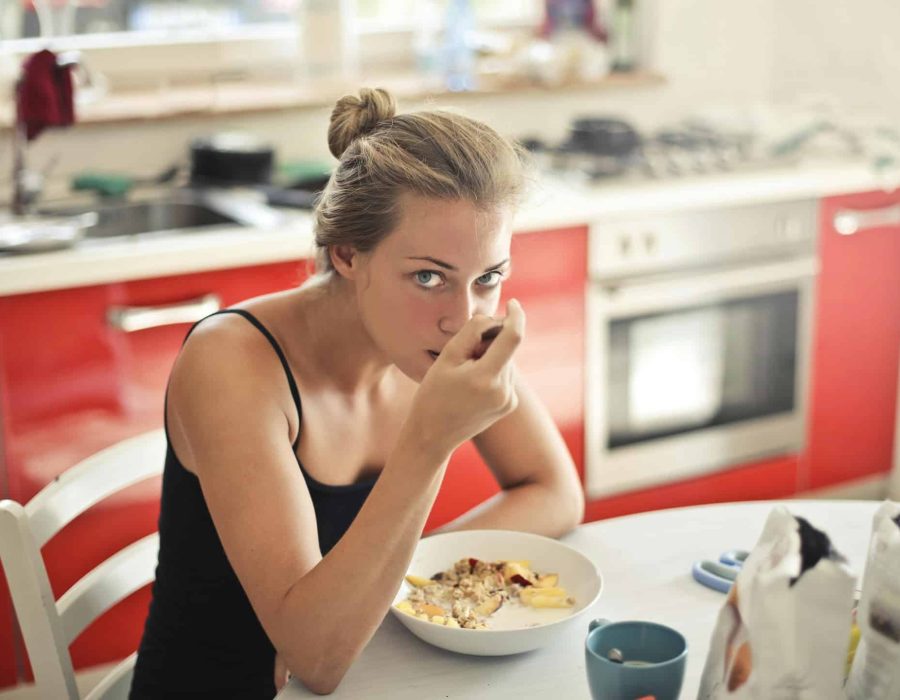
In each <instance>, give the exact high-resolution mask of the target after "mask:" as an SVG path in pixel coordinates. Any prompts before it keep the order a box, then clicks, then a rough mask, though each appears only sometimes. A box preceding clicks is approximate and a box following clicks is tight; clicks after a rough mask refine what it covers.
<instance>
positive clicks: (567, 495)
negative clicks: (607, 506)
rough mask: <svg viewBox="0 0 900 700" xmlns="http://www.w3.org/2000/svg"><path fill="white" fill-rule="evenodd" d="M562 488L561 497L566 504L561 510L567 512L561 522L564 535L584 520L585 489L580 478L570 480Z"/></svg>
mask: <svg viewBox="0 0 900 700" xmlns="http://www.w3.org/2000/svg"><path fill="white" fill-rule="evenodd" d="M560 490H561V493H560V495H559V498H560V500H561V502H562V503H563V504H564V506H563V508H562V509H561V512H563V513H565V517H564V518H563V522H562V523H561V525H562V528H563V532H562V534H563V535H564V534H566V533H568V532H571V531H572V530H574V529H575V528H576V527H578V526H579V525H580V524H581V523H582V521H583V520H584V490H583V489H582V488H581V481H580V480H578V479H575V480H573V481H570V482H568V483H567V484H566V485H565V486H563V487H562V488H561V489H560Z"/></svg>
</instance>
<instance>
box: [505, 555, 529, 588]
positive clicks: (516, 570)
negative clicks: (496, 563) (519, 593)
mask: <svg viewBox="0 0 900 700" xmlns="http://www.w3.org/2000/svg"><path fill="white" fill-rule="evenodd" d="M517 576H518V577H519V578H521V579H522V580H521V581H520V580H516V579H515V578H514V577H517ZM503 578H504V579H505V580H506V582H507V583H520V584H522V585H523V586H526V585H527V586H532V585H534V574H533V573H532V572H531V570H530V569H528V568H527V567H524V566H522V565H521V564H520V563H519V562H515V561H508V562H506V563H505V564H504V565H503Z"/></svg>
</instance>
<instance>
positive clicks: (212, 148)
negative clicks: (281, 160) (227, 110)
mask: <svg viewBox="0 0 900 700" xmlns="http://www.w3.org/2000/svg"><path fill="white" fill-rule="evenodd" d="M274 165H275V149H274V148H272V146H270V145H269V144H268V143H265V142H264V141H262V140H260V139H258V138H256V137H255V136H253V135H252V134H243V133H222V134H213V135H211V136H204V137H202V138H198V139H195V140H194V141H192V142H191V184H192V185H198V186H201V187H202V186H214V187H229V186H234V185H267V184H269V183H270V182H271V181H272V169H273V168H274Z"/></svg>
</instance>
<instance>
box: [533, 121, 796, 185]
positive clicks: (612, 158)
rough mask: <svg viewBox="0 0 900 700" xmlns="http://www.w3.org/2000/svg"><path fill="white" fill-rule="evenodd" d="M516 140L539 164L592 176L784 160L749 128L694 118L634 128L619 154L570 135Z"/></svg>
mask: <svg viewBox="0 0 900 700" xmlns="http://www.w3.org/2000/svg"><path fill="white" fill-rule="evenodd" d="M522 143H523V145H524V146H525V147H526V148H527V149H528V150H529V151H530V152H531V153H532V156H533V157H534V159H535V161H536V163H537V165H538V167H539V168H541V169H542V170H545V171H549V172H551V173H555V174H576V175H579V176H581V177H583V178H585V179H587V180H589V181H593V182H600V181H604V180H611V179H617V180H618V179H626V180H662V179H670V178H682V177H690V176H697V175H712V174H719V173H721V174H726V173H734V172H745V171H749V170H759V169H763V168H766V167H772V166H776V165H779V164H780V165H784V164H785V162H784V159H778V158H775V157H771V156H769V155H768V154H766V153H765V152H764V151H763V149H761V148H760V147H759V144H758V143H757V141H756V139H755V138H754V136H753V135H751V134H736V133H727V132H723V131H718V130H715V129H713V128H710V127H708V126H702V125H694V124H686V125H679V126H675V127H668V128H663V129H659V130H657V131H654V132H651V133H642V134H639V143H638V145H637V146H636V147H635V148H634V149H633V150H631V151H630V152H628V153H626V154H622V155H607V154H604V153H598V152H592V151H588V150H584V149H583V148H582V147H579V146H577V145H573V144H572V142H571V141H563V142H562V143H559V144H550V143H548V142H546V141H544V140H542V139H537V138H526V139H523V141H522Z"/></svg>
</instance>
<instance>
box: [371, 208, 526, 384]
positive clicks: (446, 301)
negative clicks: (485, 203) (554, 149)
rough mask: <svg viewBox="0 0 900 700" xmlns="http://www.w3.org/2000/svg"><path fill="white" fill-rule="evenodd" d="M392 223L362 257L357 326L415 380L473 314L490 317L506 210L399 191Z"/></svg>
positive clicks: (503, 254)
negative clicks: (397, 212)
mask: <svg viewBox="0 0 900 700" xmlns="http://www.w3.org/2000/svg"><path fill="white" fill-rule="evenodd" d="M400 207H401V212H402V213H401V216H400V221H399V223H398V225H397V227H396V228H395V229H394V230H393V231H392V232H391V233H390V235H388V236H387V237H386V238H385V239H384V240H382V241H381V243H379V244H378V245H377V246H376V247H375V249H374V250H373V251H371V252H370V253H369V254H367V255H364V256H362V260H361V266H360V274H359V275H358V276H357V277H356V294H357V300H358V303H359V308H360V314H361V317H362V320H363V324H364V325H365V327H366V330H367V331H368V333H369V335H370V336H371V337H372V339H373V340H374V342H375V344H376V345H377V346H378V347H379V348H380V349H381V351H382V352H383V353H384V355H385V356H386V357H387V359H388V360H389V361H391V362H392V363H394V364H395V365H397V367H398V368H399V369H400V370H401V371H402V372H403V373H404V374H406V375H407V376H408V377H410V378H411V379H413V380H415V381H421V380H422V378H423V377H424V376H425V373H426V372H427V371H428V368H429V367H431V365H432V364H433V363H434V360H435V357H436V356H437V354H438V353H440V351H441V350H442V349H443V347H444V345H445V344H446V343H447V342H448V341H449V340H450V339H451V338H452V337H453V336H454V335H455V334H456V333H457V332H458V331H459V329H460V328H462V326H463V325H464V324H465V323H466V321H468V320H469V319H470V318H471V317H472V316H473V315H474V314H476V313H478V314H485V315H487V316H493V315H494V313H495V312H496V311H497V305H498V303H499V300H500V286H501V283H502V281H503V279H504V278H506V277H508V275H509V272H510V261H509V248H510V240H511V236H512V230H511V223H512V221H511V220H512V213H511V211H508V210H506V209H499V208H492V209H489V210H487V211H479V210H478V209H477V208H476V207H475V205H474V204H473V203H472V202H469V201H467V200H457V201H445V200H440V199H431V198H426V197H422V196H416V195H411V194H404V195H402V196H401V199H400Z"/></svg>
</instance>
